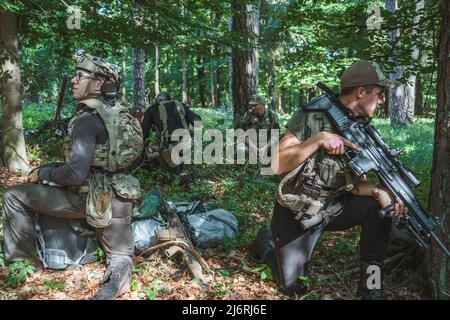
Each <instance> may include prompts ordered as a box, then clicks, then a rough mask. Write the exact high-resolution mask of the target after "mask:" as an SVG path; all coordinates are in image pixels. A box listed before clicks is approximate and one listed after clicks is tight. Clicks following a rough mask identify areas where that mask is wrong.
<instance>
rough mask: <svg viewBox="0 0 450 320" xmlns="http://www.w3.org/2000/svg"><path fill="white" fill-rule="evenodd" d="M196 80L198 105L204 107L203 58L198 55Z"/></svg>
mask: <svg viewBox="0 0 450 320" xmlns="http://www.w3.org/2000/svg"><path fill="white" fill-rule="evenodd" d="M197 82H198V97H199V100H200V106H201V107H202V108H206V86H205V67H204V66H203V59H202V57H201V56H200V55H198V56H197Z"/></svg>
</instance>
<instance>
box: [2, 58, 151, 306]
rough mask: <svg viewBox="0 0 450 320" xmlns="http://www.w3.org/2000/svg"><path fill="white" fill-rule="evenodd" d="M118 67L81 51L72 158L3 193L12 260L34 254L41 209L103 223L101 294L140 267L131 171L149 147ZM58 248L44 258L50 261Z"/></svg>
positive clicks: (114, 293) (123, 286)
mask: <svg viewBox="0 0 450 320" xmlns="http://www.w3.org/2000/svg"><path fill="white" fill-rule="evenodd" d="M117 70H118V69H117V67H116V66H115V65H113V64H111V63H109V62H107V61H105V60H103V59H101V58H99V57H95V56H92V55H89V54H84V55H81V56H80V57H79V58H78V59H77V61H76V73H75V76H74V77H73V78H72V80H71V83H72V89H73V96H74V97H75V99H76V100H78V103H77V105H76V110H77V115H76V116H75V117H74V118H73V119H72V120H71V121H70V122H69V136H68V137H67V138H66V139H65V140H64V143H63V145H64V154H65V163H64V164H62V165H59V166H56V167H55V166H45V165H44V166H42V167H39V168H37V169H35V170H34V171H32V172H31V173H30V174H29V176H28V182H29V183H28V184H25V185H19V186H16V187H14V188H11V189H9V190H8V191H7V192H6V193H5V194H4V197H3V223H4V252H5V260H6V261H9V262H11V261H17V260H21V259H30V258H31V259H32V253H33V252H35V251H36V247H35V241H34V239H35V232H36V230H35V227H34V224H33V219H34V216H35V215H36V214H39V215H49V216H52V217H59V218H68V219H77V218H78V219H85V220H86V222H87V223H88V224H89V225H90V226H91V227H92V228H93V229H95V231H96V234H97V237H98V239H99V240H100V243H101V244H102V246H103V249H104V251H105V255H106V262H107V264H108V268H107V270H106V272H105V276H104V278H103V280H102V283H101V286H100V289H99V291H98V292H97V293H96V294H95V295H94V297H93V298H94V299H115V298H116V297H118V296H120V295H121V294H123V293H125V292H127V291H128V290H129V287H130V282H131V273H132V269H133V261H132V256H133V253H134V243H133V230H132V227H131V210H132V200H135V199H137V198H138V197H139V195H140V194H139V192H140V189H139V182H138V181H137V179H136V178H134V177H133V176H132V175H130V174H128V173H127V172H128V169H129V168H130V166H131V163H132V162H133V161H134V160H136V159H137V158H138V157H139V156H140V154H141V152H142V147H143V139H142V129H141V127H140V124H139V122H138V121H137V120H136V119H134V118H133V117H132V116H131V115H130V114H129V113H128V108H127V107H126V106H125V105H124V104H123V103H122V102H121V101H120V100H117V93H118V89H119V76H118V72H117ZM49 184H50V185H51V186H50V185H49ZM66 245H70V244H66ZM74 245H76V244H74ZM51 254H52V252H50V251H49V252H47V253H46V255H45V257H41V258H40V262H42V263H43V264H44V266H45V265H46V264H45V262H46V261H45V259H50V258H52V257H51ZM54 258H55V260H57V258H58V257H54ZM35 262H36V261H35Z"/></svg>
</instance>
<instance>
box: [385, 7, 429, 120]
mask: <svg viewBox="0 0 450 320" xmlns="http://www.w3.org/2000/svg"><path fill="white" fill-rule="evenodd" d="M417 6H418V7H419V6H423V1H419V2H418V4H417ZM386 9H387V10H388V11H390V12H392V13H394V12H395V11H396V10H397V9H398V3H397V0H386ZM418 19H419V17H418V16H417V17H415V18H414V22H418ZM399 36H400V30H399V29H396V30H394V31H392V32H389V40H390V43H391V44H392V46H394V45H395V44H396V43H397V39H398V37H399ZM400 41H401V40H400ZM400 41H398V43H397V45H399V43H400ZM412 51H413V52H412V56H411V58H412V59H413V60H417V59H418V58H419V49H418V48H417V47H414V48H413V50H412ZM403 73H404V67H403V66H401V65H399V64H397V65H396V67H395V68H394V72H393V73H391V74H390V78H391V79H392V80H398V79H400V78H402V77H403ZM415 85H416V76H415V75H411V76H410V77H409V78H408V79H407V82H406V83H405V84H400V85H396V86H395V87H394V88H393V89H392V90H391V97H390V102H391V106H390V109H391V114H390V117H391V126H406V125H409V124H411V123H413V122H414V107H415V94H416V92H415Z"/></svg>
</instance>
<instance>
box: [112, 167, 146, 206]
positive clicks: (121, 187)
mask: <svg viewBox="0 0 450 320" xmlns="http://www.w3.org/2000/svg"><path fill="white" fill-rule="evenodd" d="M111 187H112V188H113V189H114V191H115V192H116V193H117V194H118V195H119V196H120V197H122V198H124V199H128V200H138V199H140V198H141V186H140V183H139V180H138V179H136V178H135V177H134V176H132V175H131V174H125V173H116V174H114V175H113V176H112V177H111Z"/></svg>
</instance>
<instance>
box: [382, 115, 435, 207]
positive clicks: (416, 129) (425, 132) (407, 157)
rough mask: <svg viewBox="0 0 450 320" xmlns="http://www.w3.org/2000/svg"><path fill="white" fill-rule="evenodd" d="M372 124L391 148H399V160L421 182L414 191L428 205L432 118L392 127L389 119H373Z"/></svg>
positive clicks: (432, 143)
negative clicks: (405, 125)
mask: <svg viewBox="0 0 450 320" xmlns="http://www.w3.org/2000/svg"><path fill="white" fill-rule="evenodd" d="M374 126H375V127H376V129H377V130H378V131H379V133H380V135H381V137H382V138H383V139H384V140H385V141H386V143H387V144H388V145H389V146H390V147H391V148H397V149H399V150H401V154H400V156H399V157H400V160H402V161H403V163H404V165H405V166H406V167H407V168H408V169H410V170H411V171H412V172H413V173H414V174H415V175H416V176H417V178H419V180H420V181H421V182H422V183H421V184H420V185H419V186H418V187H417V188H416V189H414V193H415V194H416V195H417V197H418V198H419V199H420V200H421V201H422V202H423V203H424V205H425V207H427V206H428V195H429V191H430V183H431V167H432V156H433V148H434V120H432V119H424V118H417V119H416V121H415V122H414V124H413V125H411V126H409V127H405V128H392V127H391V126H390V123H389V121H387V120H381V119H375V120H374Z"/></svg>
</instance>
